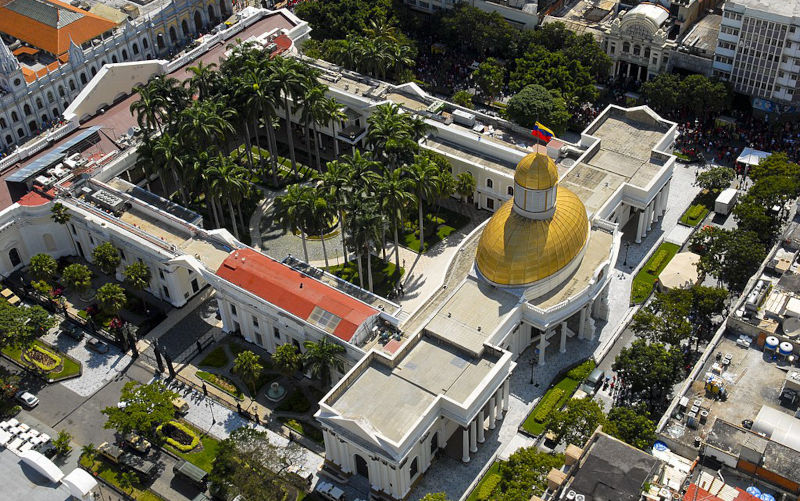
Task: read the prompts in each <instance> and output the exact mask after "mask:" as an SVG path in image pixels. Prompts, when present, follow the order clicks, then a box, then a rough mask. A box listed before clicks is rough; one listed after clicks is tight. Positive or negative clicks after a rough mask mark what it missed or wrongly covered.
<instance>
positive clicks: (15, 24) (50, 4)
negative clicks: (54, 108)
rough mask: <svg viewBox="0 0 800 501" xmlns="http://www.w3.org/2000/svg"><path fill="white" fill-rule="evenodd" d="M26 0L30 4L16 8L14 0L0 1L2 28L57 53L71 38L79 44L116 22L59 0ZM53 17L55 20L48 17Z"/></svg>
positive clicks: (109, 27)
mask: <svg viewBox="0 0 800 501" xmlns="http://www.w3.org/2000/svg"><path fill="white" fill-rule="evenodd" d="M23 1H24V3H28V4H31V5H30V6H28V5H22V6H20V7H19V8H17V7H16V6H15V5H14V4H15V2H14V1H13V0H12V1H4V2H0V31H1V32H3V33H6V34H8V35H11V36H13V37H15V38H19V39H20V40H22V41H24V42H27V43H28V44H30V45H32V46H34V47H38V48H40V49H43V50H45V51H47V52H49V53H51V54H54V55H56V56H58V55H61V54H63V53H65V52H67V50H69V43H70V38H72V40H73V41H74V42H75V43H76V44H77V45H78V46H80V45H81V44H82V43H84V42H87V41H89V40H91V39H93V38H95V37H97V36H99V35H101V34H103V33H105V32H106V31H109V30H111V29H112V28H114V27H115V26H116V24H114V23H113V22H111V21H109V20H108V19H105V18H103V17H100V16H98V15H96V14H92V13H91V12H87V11H85V10H81V9H79V8H77V7H73V6H71V5H70V4H68V3H64V2H60V1H58V0H39V1H31V0H23ZM34 3H36V4H38V5H33V4H34ZM17 11H19V12H17ZM34 16H38V17H39V18H37V17H34ZM50 17H53V19H54V20H55V22H50V23H48V22H46V21H45V19H50ZM62 18H63V19H62ZM53 19H51V21H53ZM59 26H61V27H59Z"/></svg>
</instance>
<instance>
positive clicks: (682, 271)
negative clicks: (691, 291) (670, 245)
mask: <svg viewBox="0 0 800 501" xmlns="http://www.w3.org/2000/svg"><path fill="white" fill-rule="evenodd" d="M699 262H700V256H699V255H697V254H695V253H694V252H681V253H678V254H676V255H675V257H673V258H672V260H671V261H670V262H669V263H668V264H667V266H666V267H665V268H664V270H663V271H662V272H661V273H659V275H658V282H659V283H660V284H661V287H663V288H665V289H667V290H671V289H688V288H690V287H691V286H693V285H694V284H696V283H697V281H698V280H699V274H698V272H697V263H699Z"/></svg>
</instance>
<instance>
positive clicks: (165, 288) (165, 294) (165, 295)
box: [161, 285, 169, 298]
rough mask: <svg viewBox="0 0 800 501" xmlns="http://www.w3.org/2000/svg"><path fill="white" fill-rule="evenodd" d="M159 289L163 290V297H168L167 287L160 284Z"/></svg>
mask: <svg viewBox="0 0 800 501" xmlns="http://www.w3.org/2000/svg"><path fill="white" fill-rule="evenodd" d="M161 290H163V291H164V297H167V298H168V297H169V289H167V286H166V285H164V286H162V287H161Z"/></svg>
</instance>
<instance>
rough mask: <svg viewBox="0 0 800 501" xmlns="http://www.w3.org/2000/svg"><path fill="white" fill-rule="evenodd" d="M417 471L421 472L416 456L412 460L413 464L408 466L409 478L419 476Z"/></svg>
mask: <svg viewBox="0 0 800 501" xmlns="http://www.w3.org/2000/svg"><path fill="white" fill-rule="evenodd" d="M417 473H419V461H417V458H414V460H413V461H411V466H409V467H408V475H409V478H410V479H412V480H413V479H414V477H416V476H417Z"/></svg>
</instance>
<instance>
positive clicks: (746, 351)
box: [663, 330, 796, 446]
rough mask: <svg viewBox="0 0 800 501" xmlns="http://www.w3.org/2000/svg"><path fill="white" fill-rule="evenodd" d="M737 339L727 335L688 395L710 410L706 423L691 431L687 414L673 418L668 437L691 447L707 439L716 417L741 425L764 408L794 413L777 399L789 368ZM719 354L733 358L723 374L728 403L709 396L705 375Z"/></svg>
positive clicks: (666, 428) (692, 385)
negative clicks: (739, 343)
mask: <svg viewBox="0 0 800 501" xmlns="http://www.w3.org/2000/svg"><path fill="white" fill-rule="evenodd" d="M737 338H738V334H734V333H733V332H731V331H730V330H729V331H728V332H726V333H725V336H723V338H722V339H721V340H720V342H719V344H718V345H717V347H716V348H715V350H714V352H713V353H712V354H711V356H710V357H709V359H708V361H707V362H706V365H705V366H704V367H703V369H702V370H701V371H700V373H699V375H698V377H697V379H696V380H695V381H693V382H692V384H691V386H690V388H689V390H688V391H687V393H686V394H685V396H686V397H688V399H689V407H691V406H692V405H694V401H695V400H699V401H700V402H701V405H700V408H701V409H705V410H707V411H708V413H709V414H708V420H707V421H706V423H705V424H699V421H697V422H698V426H699V427H698V428H697V429H692V428H690V427H689V426H688V425H687V422H686V421H687V420H686V417H685V415H681V416H679V417H678V418H676V417H674V416H673V417H671V418H670V419H669V421H668V422H667V424H666V425H665V426H664V430H663V433H664V434H665V435H667V436H669V437H671V438H672V439H674V440H677V441H678V442H680V443H683V444H686V445H688V446H692V442H693V441H694V437H696V436H703V437H706V436H708V434H709V432H710V430H711V427H712V425H713V423H714V421H715V420H716V419H717V418H720V419H722V420H724V421H727V422H729V423H733V424H735V425H741V424H742V421H743V420H745V419H752V420H755V419H756V416H757V415H758V412H759V411H760V410H761V406H762V405H767V406H768V407H772V408H775V409H778V410H779V411H781V412H783V413H786V414H788V415H790V416H792V415H793V414H794V413H793V411H792V410H790V409H787V408H786V407H782V406H781V405H780V401H779V400H778V396H779V395H780V391H781V387H782V386H783V382H784V380H785V378H786V373H787V370H788V367H786V366H784V365H778V363H777V362H775V361H772V360H771V356H769V355H765V354H764V352H763V351H761V349H760V348H759V347H758V346H757V345H756V343H753V344H752V345H751V346H750V348H743V347H741V346H739V345H737V344H736V339H737ZM718 354H719V355H720V356H721V357H723V358H724V357H725V355H726V354H730V355H731V357H732V359H731V364H730V366H729V367H728V369H727V370H725V371H723V372H722V374H721V375H720V377H721V378H722V380H723V381H724V382H725V388H726V390H727V391H728V399H727V400H726V401H721V400H714V399H713V398H707V397H706V391H705V381H706V377H707V376H706V374H707V373H709V372H711V369H712V366H713V365H714V364H715V363H717V360H716V357H717V355H718ZM795 370H796V369H795ZM683 414H685V413H683Z"/></svg>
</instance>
